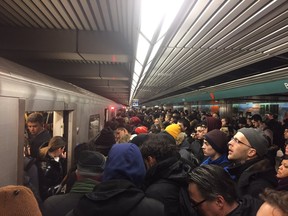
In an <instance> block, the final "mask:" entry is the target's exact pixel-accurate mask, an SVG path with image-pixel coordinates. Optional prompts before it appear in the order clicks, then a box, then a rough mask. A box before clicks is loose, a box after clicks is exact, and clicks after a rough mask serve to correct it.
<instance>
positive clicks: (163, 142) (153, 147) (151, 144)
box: [140, 133, 178, 162]
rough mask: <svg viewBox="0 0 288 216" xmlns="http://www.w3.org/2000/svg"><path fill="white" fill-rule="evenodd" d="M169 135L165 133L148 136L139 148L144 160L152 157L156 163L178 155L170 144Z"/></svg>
mask: <svg viewBox="0 0 288 216" xmlns="http://www.w3.org/2000/svg"><path fill="white" fill-rule="evenodd" d="M169 136H170V135H168V134H165V133H158V134H153V133H151V134H148V137H147V139H146V141H145V142H144V143H143V144H142V146H141V147H140V150H141V153H142V156H143V158H144V159H146V158H148V156H153V157H155V158H156V160H157V161H158V162H160V161H163V160H166V159H168V158H170V157H174V156H177V155H178V151H177V146H176V145H175V143H172V142H171V140H170V138H169Z"/></svg>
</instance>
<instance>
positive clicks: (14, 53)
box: [0, 28, 132, 63]
mask: <svg viewBox="0 0 288 216" xmlns="http://www.w3.org/2000/svg"><path fill="white" fill-rule="evenodd" d="M0 31H1V34H0V40H1V44H0V55H1V56H3V57H8V58H11V57H15V58H26V59H27V58H28V59H29V58H30V59H31V58H33V59H69V60H84V61H85V60H86V61H101V62H112V63H127V62H130V61H131V57H130V56H131V54H132V49H130V48H129V44H128V43H127V41H126V40H125V39H124V38H123V37H122V35H121V34H120V33H117V32H110V33H109V32H95V31H76V30H48V29H21V28H17V29H16V28H0Z"/></svg>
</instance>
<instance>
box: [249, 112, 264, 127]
mask: <svg viewBox="0 0 288 216" xmlns="http://www.w3.org/2000/svg"><path fill="white" fill-rule="evenodd" d="M251 122H252V124H253V127H254V128H259V127H260V126H261V123H262V117H261V116H260V115H259V114H254V115H253V116H252V117H251Z"/></svg>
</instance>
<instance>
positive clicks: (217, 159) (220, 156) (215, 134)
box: [201, 129, 230, 168]
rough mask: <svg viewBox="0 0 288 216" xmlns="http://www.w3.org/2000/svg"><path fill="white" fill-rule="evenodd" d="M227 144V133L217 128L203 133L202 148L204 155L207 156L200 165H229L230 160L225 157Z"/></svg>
mask: <svg viewBox="0 0 288 216" xmlns="http://www.w3.org/2000/svg"><path fill="white" fill-rule="evenodd" d="M227 144H228V137H227V135H226V134H225V133H224V132H222V131H220V130H218V129H214V130H212V131H209V132H208V133H207V134H205V135H204V141H203V146H202V149H203V153H204V155H205V156H206V157H208V158H207V159H206V160H205V161H203V162H202V164H201V165H206V164H216V165H220V166H222V167H224V168H225V167H227V166H228V165H230V161H229V160H228V158H227V152H228V147H227Z"/></svg>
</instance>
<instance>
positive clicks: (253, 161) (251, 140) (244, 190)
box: [228, 128, 277, 198]
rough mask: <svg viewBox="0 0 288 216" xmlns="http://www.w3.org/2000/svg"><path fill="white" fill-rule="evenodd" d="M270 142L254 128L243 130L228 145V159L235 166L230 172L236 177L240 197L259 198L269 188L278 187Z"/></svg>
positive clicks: (230, 168)
mask: <svg viewBox="0 0 288 216" xmlns="http://www.w3.org/2000/svg"><path fill="white" fill-rule="evenodd" d="M268 145H269V144H268V140H267V139H266V138H265V137H264V135H263V132H261V131H259V130H256V129H254V128H241V129H240V130H238V132H237V133H236V134H235V135H234V137H233V138H232V139H231V141H230V142H229V143H228V146H229V147H228V148H229V152H228V159H230V160H232V161H233V162H234V164H233V165H232V166H230V167H229V168H228V172H229V173H230V174H231V175H232V176H235V177H236V179H235V180H236V182H237V191H238V194H239V196H243V195H246V194H249V195H251V196H253V197H256V198H258V196H259V194H260V193H261V192H263V190H264V189H265V188H267V187H269V188H275V187H276V186H277V179H276V171H275V168H274V167H273V166H272V165H271V162H270V160H269V159H267V158H265V157H266V154H267V152H268Z"/></svg>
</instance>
